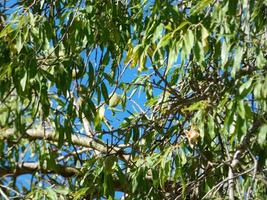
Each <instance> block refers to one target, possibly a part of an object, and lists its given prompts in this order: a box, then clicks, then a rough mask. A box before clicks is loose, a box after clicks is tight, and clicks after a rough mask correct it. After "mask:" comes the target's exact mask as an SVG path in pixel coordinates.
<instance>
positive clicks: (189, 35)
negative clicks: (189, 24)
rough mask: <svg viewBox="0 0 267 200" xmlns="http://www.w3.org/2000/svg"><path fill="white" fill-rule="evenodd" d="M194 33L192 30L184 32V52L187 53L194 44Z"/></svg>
mask: <svg viewBox="0 0 267 200" xmlns="http://www.w3.org/2000/svg"><path fill="white" fill-rule="evenodd" d="M194 38H195V36H194V34H193V31H192V30H190V29H189V30H188V31H187V32H186V35H185V37H184V45H185V50H186V54H187V55H188V54H189V53H190V51H191V49H192V48H193V45H194V42H195V41H194Z"/></svg>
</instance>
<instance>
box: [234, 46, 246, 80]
mask: <svg viewBox="0 0 267 200" xmlns="http://www.w3.org/2000/svg"><path fill="white" fill-rule="evenodd" d="M242 55H243V48H242V47H238V48H237V49H236V52H235V55H234V65H233V69H232V72H231V75H232V76H233V77H235V74H236V72H237V71H238V70H239V69H240V68H241V61H242Z"/></svg>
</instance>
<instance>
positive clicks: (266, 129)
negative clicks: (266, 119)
mask: <svg viewBox="0 0 267 200" xmlns="http://www.w3.org/2000/svg"><path fill="white" fill-rule="evenodd" d="M266 139H267V124H264V125H262V126H261V127H260V131H259V135H258V142H259V144H260V145H261V146H266V145H267V142H266Z"/></svg>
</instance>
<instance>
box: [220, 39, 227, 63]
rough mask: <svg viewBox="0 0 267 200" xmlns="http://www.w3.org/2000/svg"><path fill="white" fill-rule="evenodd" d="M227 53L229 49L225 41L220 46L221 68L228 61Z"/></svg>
mask: <svg viewBox="0 0 267 200" xmlns="http://www.w3.org/2000/svg"><path fill="white" fill-rule="evenodd" d="M228 51H229V48H228V46H227V44H226V41H223V42H222V46H221V62H222V67H224V66H225V64H226V62H227V61H228Z"/></svg>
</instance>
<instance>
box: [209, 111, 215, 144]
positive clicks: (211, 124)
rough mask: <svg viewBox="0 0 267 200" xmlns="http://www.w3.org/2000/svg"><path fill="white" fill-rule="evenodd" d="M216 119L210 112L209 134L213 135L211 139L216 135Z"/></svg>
mask: <svg viewBox="0 0 267 200" xmlns="http://www.w3.org/2000/svg"><path fill="white" fill-rule="evenodd" d="M214 127H215V125H214V120H213V116H211V115H210V114H209V117H208V131H209V135H210V137H211V139H213V138H214V137H215V131H214Z"/></svg>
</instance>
